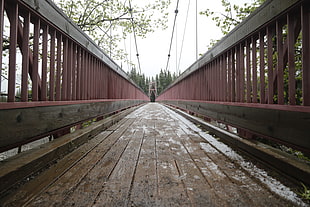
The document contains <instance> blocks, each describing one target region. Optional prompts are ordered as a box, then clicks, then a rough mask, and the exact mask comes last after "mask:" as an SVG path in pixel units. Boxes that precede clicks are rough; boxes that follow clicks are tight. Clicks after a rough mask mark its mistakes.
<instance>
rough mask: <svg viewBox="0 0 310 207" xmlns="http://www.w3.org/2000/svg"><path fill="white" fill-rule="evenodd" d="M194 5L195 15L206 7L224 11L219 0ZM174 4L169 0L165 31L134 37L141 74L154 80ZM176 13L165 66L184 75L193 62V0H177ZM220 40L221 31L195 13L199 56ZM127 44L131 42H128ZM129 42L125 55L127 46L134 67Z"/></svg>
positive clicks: (199, 0)
mask: <svg viewBox="0 0 310 207" xmlns="http://www.w3.org/2000/svg"><path fill="white" fill-rule="evenodd" d="M136 1H141V0H136ZM189 1H190V6H189V14H188V19H187V25H186V30H185V35H184V43H183V47H182V53H180V52H181V46H182V40H183V34H184V27H185V22H186V15H187V8H188V3H189ZM252 1H253V0H230V2H231V3H232V4H237V5H243V4H244V3H250V2H252ZM197 4H198V5H197V7H198V13H199V12H201V11H205V10H206V9H207V8H209V9H211V10H212V11H216V12H221V11H222V10H223V7H222V6H221V0H197ZM176 5H177V0H171V5H170V7H169V11H168V12H169V17H168V28H167V29H166V30H164V31H162V30H157V31H155V32H154V33H152V34H148V35H147V38H145V39H142V38H139V37H138V38H137V45H138V50H139V51H138V52H139V59H140V65H141V71H142V73H144V74H145V75H146V76H147V77H155V75H156V74H159V73H160V70H161V69H162V70H165V69H166V65H167V60H168V53H169V46H170V41H171V34H172V28H173V21H174V16H175V12H174V11H175V9H176ZM178 11H179V12H178V15H177V20H176V28H175V33H174V40H173V43H172V49H171V53H170V60H169V65H168V70H169V71H170V72H171V73H174V72H177V71H180V72H183V71H184V70H186V69H187V68H188V67H189V66H190V65H192V64H193V63H194V62H195V61H196V1H195V0H180V1H179V7H178ZM221 37H222V33H221V31H220V29H219V28H218V27H216V25H215V23H214V22H213V21H212V20H211V18H210V17H206V16H204V15H199V14H198V38H197V39H198V54H204V53H206V52H207V49H208V45H209V44H210V40H211V39H221ZM128 42H130V40H128ZM131 43H132V45H131V47H130V46H126V49H127V52H129V50H130V49H129V47H130V48H131V52H132V55H131V60H132V61H133V63H134V64H136V65H137V58H136V55H135V54H136V51H135V46H134V45H133V44H134V41H133V40H131ZM127 44H129V43H127ZM180 56H181V58H180ZM198 58H199V56H198ZM117 63H118V64H119V65H122V66H123V69H124V70H125V71H126V72H127V71H128V70H129V68H128V66H127V64H126V65H125V64H124V63H120V62H117Z"/></svg>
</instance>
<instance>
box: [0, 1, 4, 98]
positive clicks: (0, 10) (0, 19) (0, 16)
mask: <svg viewBox="0 0 310 207" xmlns="http://www.w3.org/2000/svg"><path fill="white" fill-rule="evenodd" d="M3 23H4V0H0V45H2V44H3ZM2 54H3V51H2V47H1V48H0V65H1V66H2ZM1 80H2V70H0V95H1V91H2V88H1V85H2V83H1Z"/></svg>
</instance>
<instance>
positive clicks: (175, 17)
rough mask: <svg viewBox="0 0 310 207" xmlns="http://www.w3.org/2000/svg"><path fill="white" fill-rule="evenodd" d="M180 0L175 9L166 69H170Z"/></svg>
mask: <svg viewBox="0 0 310 207" xmlns="http://www.w3.org/2000/svg"><path fill="white" fill-rule="evenodd" d="M178 8H179V0H178V2H177V6H176V9H175V11H174V13H175V16H174V22H173V28H172V34H171V40H170V47H169V53H168V60H167V65H166V71H167V70H168V65H169V60H170V52H171V46H172V42H173V34H174V28H175V23H176V19H177V15H178V13H179V10H178Z"/></svg>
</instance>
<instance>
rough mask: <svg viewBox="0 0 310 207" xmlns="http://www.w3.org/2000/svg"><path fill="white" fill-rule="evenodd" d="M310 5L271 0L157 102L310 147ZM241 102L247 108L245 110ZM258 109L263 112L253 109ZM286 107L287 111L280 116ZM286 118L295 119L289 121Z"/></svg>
mask: <svg viewBox="0 0 310 207" xmlns="http://www.w3.org/2000/svg"><path fill="white" fill-rule="evenodd" d="M309 10H310V6H309V1H302V0H293V1H282V0H273V1H267V2H266V3H265V4H263V5H262V6H261V7H260V8H259V9H257V11H255V12H254V14H253V15H251V16H250V17H249V18H247V19H246V20H245V21H244V22H242V23H241V24H240V25H239V26H238V27H236V28H235V29H234V30H233V31H232V32H230V33H229V34H228V35H227V36H225V37H224V38H223V39H222V40H221V41H220V42H219V43H217V44H216V45H215V46H214V47H213V48H212V49H211V50H209V51H208V52H207V53H206V54H204V55H203V56H202V57H201V58H200V59H199V60H198V61H196V62H195V63H194V64H193V65H192V66H191V67H190V68H188V69H187V70H186V71H185V72H184V73H183V74H182V75H181V77H179V78H178V79H177V80H176V81H175V82H174V83H173V84H172V85H171V86H170V87H169V88H168V89H166V90H165V91H164V92H163V93H162V94H161V95H160V96H159V97H158V98H157V101H163V102H166V103H169V104H171V105H175V106H178V107H181V108H184V109H187V110H192V111H193V112H195V113H198V114H202V115H205V116H207V117H210V118H212V119H215V120H218V121H220V122H223V123H227V124H229V125H232V126H236V127H237V128H239V131H240V132H241V131H243V132H244V131H246V132H250V134H248V135H250V137H251V136H252V135H259V136H264V137H267V138H272V139H276V140H278V141H281V142H284V143H285V144H289V145H293V146H295V147H297V148H299V149H302V150H305V151H307V152H309V149H310V141H309V140H310V130H309V126H310V122H309V112H310V107H309V106H310V58H309V57H310V28H309V25H310V11H309ZM208 104H213V105H212V106H215V105H214V104H216V106H217V107H218V109H215V108H213V109H212V110H213V111H211V109H210V107H211V105H208ZM221 106H222V107H224V106H225V107H226V109H227V111H225V110H224V108H221ZM233 106H234V107H233ZM236 107H241V111H240V112H239V113H237V111H238V110H239V108H238V109H237V108H236ZM211 108H212V107H211ZM259 109H261V110H259ZM263 109H270V110H271V111H272V113H270V111H269V110H267V111H262V110H263ZM214 110H219V111H214ZM253 110H259V111H257V113H256V114H251V111H253ZM280 111H281V113H282V112H283V113H284V111H285V112H287V114H284V115H283V117H279V116H280ZM290 112H292V114H295V112H296V113H297V112H298V113H301V114H302V115H301V116H302V117H299V118H297V116H296V117H295V116H291V115H290V114H289V113H290ZM233 113H236V114H234V115H233V117H232V116H230V115H232V114H233ZM249 116H253V117H249ZM270 116H278V119H277V118H274V119H273V118H272V117H270ZM242 117H247V118H245V119H243V120H242ZM286 119H290V121H291V122H286V123H284V120H286ZM251 121H252V122H251ZM247 122H248V123H247ZM249 122H251V123H252V124H251V126H250V124H249ZM264 123H265V124H264ZM260 124H261V126H260ZM268 127H269V129H268ZM283 128H287V129H289V130H285V129H283ZM281 131H282V132H281ZM294 133H295V134H294ZM241 134H242V133H241ZM243 135H246V133H243ZM248 137H249V136H248ZM301 140H303V141H301Z"/></svg>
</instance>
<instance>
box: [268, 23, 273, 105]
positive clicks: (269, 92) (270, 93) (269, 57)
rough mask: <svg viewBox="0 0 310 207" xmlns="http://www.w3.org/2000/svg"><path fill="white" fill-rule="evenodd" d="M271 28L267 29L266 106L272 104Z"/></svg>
mask: <svg viewBox="0 0 310 207" xmlns="http://www.w3.org/2000/svg"><path fill="white" fill-rule="evenodd" d="M273 27H274V25H271V26H269V27H267V67H268V104H273V95H274V94H273V41H272V38H273Z"/></svg>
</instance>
